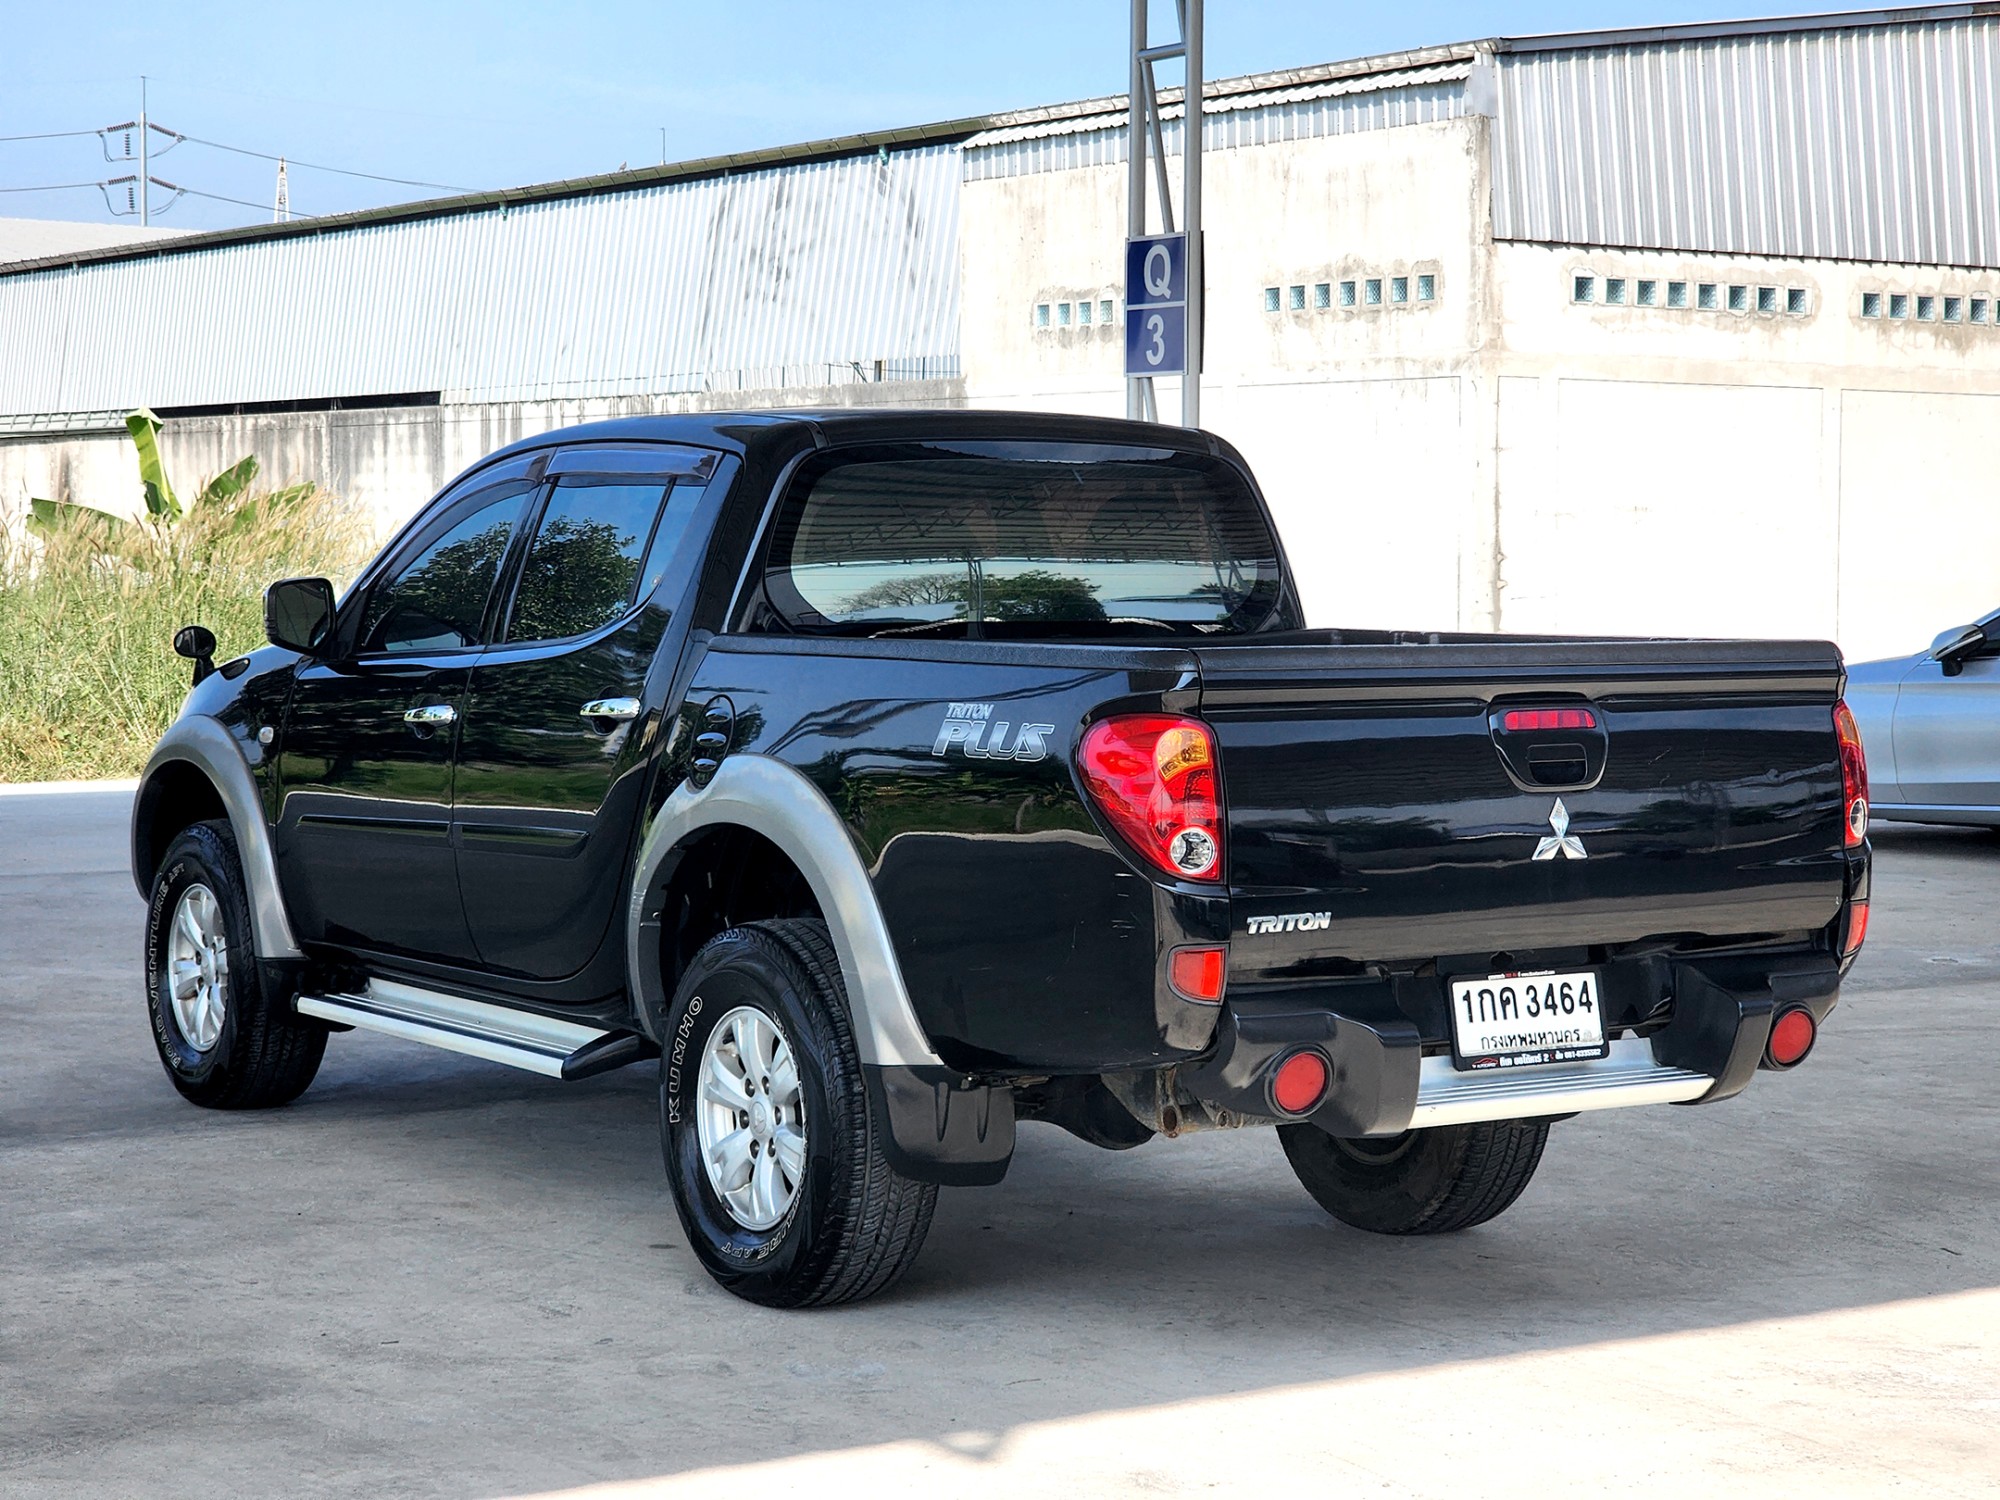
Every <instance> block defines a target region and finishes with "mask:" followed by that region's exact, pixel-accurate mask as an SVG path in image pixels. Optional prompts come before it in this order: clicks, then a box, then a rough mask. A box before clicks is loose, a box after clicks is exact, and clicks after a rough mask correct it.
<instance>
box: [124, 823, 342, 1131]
mask: <svg viewBox="0 0 2000 1500" xmlns="http://www.w3.org/2000/svg"><path fill="white" fill-rule="evenodd" d="M146 1005H147V1010H148V1011H149V1012H150V1013H151V1017H152V1022H153V1045H154V1046H155V1047H156V1048H157V1049H158V1050H159V1054H160V1063H161V1065H162V1066H163V1067H165V1068H166V1070H167V1077H169V1078H171V1079H172V1080H173V1083H174V1087H175V1088H177V1089H179V1090H180V1091H181V1093H182V1095H184V1096H185V1097H186V1098H188V1099H190V1100H192V1101H193V1102H194V1103H196V1104H200V1105H203V1106H205V1107H207V1108H209V1109H266V1108H269V1107H270V1106H272V1105H277V1104H289V1103H291V1102H292V1100H294V1099H296V1098H298V1096H299V1095H300V1094H303V1093H304V1092H305V1091H306V1088H307V1086H308V1085H310V1084H311V1083H312V1081H313V1075H314V1074H316V1073H317V1072H318V1071H319V1064H320V1058H321V1056H322V1055H323V1054H324V1053H325V1051H326V1027H325V1026H324V1025H322V1024H321V1023H320V1022H318V1021H314V1020H311V1019H309V1018H307V1017H304V1016H301V1015H298V1014H297V1013H295V1012H294V1011H293V1010H292V989H291V986H290V985H289V984H287V983H286V982H285V981H284V980H283V978H282V977H281V976H280V975H279V974H278V973H277V971H275V970H273V969H271V968H269V967H268V966H266V965H264V964H261V963H259V962H258V961H257V952H256V948H255V946H254V944H253V942H252V939H251V932H250V897H249V893H248V892H247V891H246V890H245V888H244V884H243V865H242V861H241V860H240V859H239V858H238V857H237V853H236V835H235V833H234V832H233V831H232V830H231V829H230V827H229V825H228V824H227V823H223V822H208V823H196V824H194V825H193V826H191V827H189V828H187V829H185V830H184V831H183V832H182V833H181V834H180V836H179V837H178V838H176V839H175V840H174V841H173V843H172V844H170V845H169V846H168V847H167V853H166V857H165V858H164V859H162V860H161V861H160V871H159V874H158V875H156V876H155V877H154V879H153V899H152V902H151V903H150V904H149V905H148V906H147V908H146Z"/></svg>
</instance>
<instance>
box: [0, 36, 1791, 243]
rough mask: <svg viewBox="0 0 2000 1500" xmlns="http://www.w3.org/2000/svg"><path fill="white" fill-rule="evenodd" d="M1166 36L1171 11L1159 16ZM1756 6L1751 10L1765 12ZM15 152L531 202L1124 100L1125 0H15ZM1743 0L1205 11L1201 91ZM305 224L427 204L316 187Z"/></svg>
mask: <svg viewBox="0 0 2000 1500" xmlns="http://www.w3.org/2000/svg"><path fill="white" fill-rule="evenodd" d="M1156 5H1157V6H1158V7H1159V13H1160V15H1161V18H1162V21H1164V19H1165V14H1166V12H1165V10H1164V0H1156ZM1759 9H1760V8H1759V7H1755V6H1753V7H1752V13H1756V12H1757V11H1758V10H1759ZM6 10H7V16H6V23H5V32H6V41H5V46H4V49H0V136H17V135H25V134H30V133H37V132H44V131H64V130H93V129H95V128H96V127H98V126H101V125H108V124H111V123H114V122H117V121H121V120H125V119H128V118H130V117H131V116H132V115H134V114H135V113H136V112H137V110H138V94H139V84H138V78H139V75H140V74H141V73H145V74H147V75H149V77H150V78H151V79H152V83H151V86H150V88H151V104H152V112H153V117H154V118H155V119H156V120H159V121H160V122H162V123H163V124H166V125H168V126H171V127H172V128H174V129H176V130H178V131H181V132H183V133H184V134H187V135H192V136H200V137H204V138H206V139H207V140H210V141H217V142H221V143H223V144H225V145H232V146H238V147H242V148H245V149H248V150H252V151H261V152H267V153H272V154H276V153H280V152H282V153H285V154H287V155H289V156H291V157H293V158H294V159H295V160H302V161H305V162H314V163H322V164H325V165H329V166H335V167H346V168H351V169H356V170H360V171H367V172H375V173H380V174H384V175H387V176H393V177H403V178H415V179H422V180H424V181H426V182H433V183H440V184H446V185H449V186H454V187H465V188H491V187H510V186H518V185H520V184H523V183H530V182H543V181H549V180H552V179H556V178H562V177H577V176H586V175H589V174H591V173H595V172H602V171H608V170H611V169H614V168H616V167H618V166H619V165H620V164H621V163H630V164H631V165H634V166H638V165H642V164H645V163H649V162H657V161H658V160H659V159H660V155H661V135H660V132H661V128H662V127H664V128H665V130H666V154H667V157H668V159H669V160H675V161H679V160H685V159H688V158H691V157H698V156H706V155H713V154H716V153H719V152H725V151H740V150H749V149H754V148H756V147H759V146H771V145H782V144H785V143H787V142H792V141H801V140H811V139H815V138H817V137H821V136H829V135H839V134H844V133H847V132H850V131H858V130H869V129H876V128H880V127H885V126H894V125H907V124H914V123H918V122H922V121H930V120H943V119H952V118H956V117H959V116H963V115H971V114H980V113H984V112H987V111H990V110H998V109H1009V108H1016V107H1019V106H1023V105H1030V104H1042V103H1050V102H1053V101H1056V100H1062V99H1074V98H1084V97H1089V96H1093V95H1100V94H1109V93H1119V92H1122V91H1123V88H1124V83H1125V77H1124V62H1123V56H1124V45H1125V34H1126V27H1127V15H1128V12H1127V8H1126V4H1125V3H1124V0H1003V3H988V4H981V5H974V4H965V3H957V0H951V3H946V0H937V3H931V4H922V3H912V0H871V3H867V4H844V3H821V4H807V3H791V0H785V3H757V0H740V3H736V4H729V5H722V4H707V5H687V4H680V3H664V0H655V3H651V4H644V3H627V0H601V3H588V0H581V3H576V4H573V5H568V6H562V7H556V6H549V5H534V4H530V3H526V0H485V3H482V4H463V3H445V4H433V3H424V0H404V3H401V4H388V3H383V0H344V3H342V4H339V5H328V4H325V3H323V0H322V3H318V4H313V5H292V4H284V3H272V4H266V5H260V6H251V5H247V4H246V5H223V4H175V3H172V0H153V3H149V4H146V5H125V6H113V5H108V4H89V3H79V0H68V3H35V0H11V3H10V4H9V5H8V6H7V7H6ZM1731 13H1732V12H1731V10H1730V8H1729V4H1728V0H1705V3H1703V0H1692V3H1691V0H1598V3H1596V4H1581V3H1572V0H1513V3H1503V4H1487V5H1474V4H1459V3H1444V0H1401V3H1393V4H1370V5H1349V4H1326V3H1320V4H1310V3H1303V0H1261V3H1260V0H1209V4H1208V26H1207V45H1208V57H1209V64H1208V74H1209V76H1210V77H1212V78H1215V77H1227V76H1229V75H1232V74H1237V73H1247V72H1256V71H1260V70H1263V69H1268V68H1281V67H1293V66H1298V65H1301V64H1305V63H1314V62H1325V61H1328V60H1331V59H1336V58H1345V57H1356V56H1361V55H1365V54H1368V53H1375V52H1385V51H1393V50H1397V49H1400V48H1405V47H1416V46H1424V45H1428V44H1431V43H1436V42H1450V41H1461V40H1465V39H1467V38H1470V37H1479V36H1492V35H1528V34H1533V33H1536V32H1546V31H1566V30H1577V29H1594V28H1599V27H1607V26H1619V25H1646V24H1654V23H1662V22H1671V21H1688V20H1701V19H1712V18H1714V17H1715V16H1717V15H1719V14H1720V15H1727V14H1731ZM130 170H131V169H130V168H129V167H125V166H110V165H107V164H106V163H105V161H104V159H103V155H102V153H101V151H100V147H99V142H98V140H97V138H96V137H95V136H84V137H81V138H76V139H67V140H50V141H27V142H21V141H11V142H9V141H0V188H19V187H29V186H39V185H43V184H53V183H81V182H94V181H97V180H98V179H101V178H105V177H110V176H116V175H119V174H121V173H124V172H127V171H130ZM273 171H274V168H273V167H272V165H271V164H270V163H268V162H265V161H261V160H257V159H255V158H252V157H247V156H238V155H231V154H229V153H227V152H224V151H220V150H217V149H214V148H212V147H209V146H202V145H194V144H184V145H181V146H178V147H176V148H175V149H174V150H173V151H171V152H170V153H168V154H167V155H166V156H165V157H164V158H162V159H160V160H158V161H157V162H156V163H155V165H154V175H156V176H158V177H163V178H166V179H167V180H169V181H172V182H176V183H180V184H183V185H185V186H187V187H191V188H199V189H201V190H204V191H206V192H209V193H213V194H219V195H222V196H224V197H230V198H237V199H242V200H245V201H246V202H248V203H256V204H268V203H269V202H270V197H271V189H272V178H273ZM291 192H292V205H293V209H294V212H297V213H312V212H337V211H340V210H344V209H352V208H362V207H367V206H370V205H373V204H379V203H393V202H399V201H404V200H407V199H410V198H421V197H433V196H437V194H436V193H435V192H433V191H430V190H426V189H422V188H415V187H403V186H397V185H394V184H388V183H379V182H368V181H364V180H360V179H355V178H345V177H338V176H332V175H329V174H326V173H321V172H316V171H313V170H310V169H307V168H304V167H301V168H299V169H297V170H296V171H294V172H293V174H292V177H291ZM0 216H8V217H23V218H71V219H89V220H100V221H103V220H109V219H110V217H111V216H110V215H109V214H108V213H107V211H106V208H105V202H104V198H103V196H102V195H101V194H100V193H98V192H97V191H95V190H94V189H92V190H88V191H67V192H53V193H41V192H5V193H0ZM269 216H270V215H269V211H268V209H265V210H262V211H260V210H258V209H254V208H248V207H242V206H236V205H232V204H229V203H222V202H216V201H212V200H208V199H200V198H193V197H189V198H184V199H182V200H181V201H180V202H179V203H178V204H176V205H175V206H174V207H173V208H172V210H171V211H170V212H169V213H168V214H166V215H165V216H164V217H162V218H161V219H160V221H159V222H160V223H161V224H162V225H172V226H179V227H186V228H210V227H218V226H221V225H226V224H239V223H247V222H254V221H258V220H263V219H268V218H269Z"/></svg>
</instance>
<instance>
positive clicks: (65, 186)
mask: <svg viewBox="0 0 2000 1500" xmlns="http://www.w3.org/2000/svg"><path fill="white" fill-rule="evenodd" d="M103 185H104V184H102V183H100V182H51V183H49V184H48V185H47V186H46V187H9V188H0V193H62V192H67V191H68V190H69V189H71V188H94V187H102V186H103Z"/></svg>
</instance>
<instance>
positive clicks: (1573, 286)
mask: <svg viewBox="0 0 2000 1500" xmlns="http://www.w3.org/2000/svg"><path fill="white" fill-rule="evenodd" d="M1569 300H1570V301H1572V302H1595V301H1596V300H1597V278H1596V277H1595V276H1576V277H1572V278H1571V280H1570V284H1569Z"/></svg>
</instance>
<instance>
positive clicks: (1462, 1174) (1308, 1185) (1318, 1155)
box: [1278, 1120, 1549, 1234]
mask: <svg viewBox="0 0 2000 1500" xmlns="http://www.w3.org/2000/svg"><path fill="white" fill-rule="evenodd" d="M1548 1138H1549V1122H1548V1121H1547V1120H1487V1121H1481V1122H1479V1123H1476V1124H1471V1125H1440V1126H1438V1127H1436V1128H1434V1129H1431V1130H1406V1131H1404V1132H1403V1134H1401V1135H1399V1136H1395V1137H1393V1138H1388V1137H1385V1138H1382V1139H1379V1140H1377V1139H1364V1140H1343V1139H1340V1138H1339V1137H1336V1136H1331V1135H1328V1134H1327V1133H1326V1132H1325V1131H1323V1130H1321V1129H1320V1128H1319V1127H1318V1126H1316V1125H1280V1126H1279V1127H1278V1139H1279V1141H1280V1142H1282V1143H1283V1145H1284V1148H1285V1156H1286V1159H1287V1160H1289V1161H1290V1162H1291V1164H1292V1171H1293V1172H1295V1173H1296V1174H1297V1175H1298V1179H1299V1181H1300V1182H1301V1183H1303V1184H1304V1185H1305V1190H1306V1191H1307V1192H1309V1193H1311V1194H1312V1195H1313V1198H1314V1200H1315V1201H1316V1202H1318V1204H1319V1206H1320V1207H1321V1208H1323V1209H1325V1210H1326V1211H1327V1212H1328V1213H1330V1214H1332V1215H1333V1216H1334V1217H1335V1218H1336V1219H1338V1220H1340V1222H1341V1223H1343V1224H1351V1225H1353V1226H1354V1227H1355V1228H1356V1229H1366V1230H1370V1231H1372V1232H1373V1233H1376V1234H1450V1233H1451V1232H1452V1231H1453V1230H1457V1229H1470V1228H1472V1226H1473V1225H1475V1224H1484V1223H1485V1222H1486V1221H1487V1220H1488V1219H1491V1218H1494V1217H1496V1216H1498V1215H1499V1214H1502V1213H1505V1212H1506V1211H1507V1209H1508V1208H1509V1207H1511V1206H1512V1205H1513V1202H1514V1200H1515V1199H1516V1198H1518V1197H1520V1196H1521V1194H1522V1192H1523V1191H1524V1190H1525V1189H1526V1188H1527V1186H1528V1181H1529V1179H1530V1178H1532V1177H1533V1176H1534V1175H1535V1168H1536V1167H1537V1166H1539V1165H1540V1164H1541V1160H1542V1147H1543V1146H1544V1145H1545V1144H1546V1143H1547V1141H1548Z"/></svg>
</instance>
